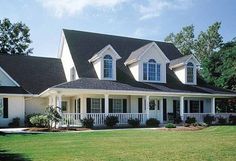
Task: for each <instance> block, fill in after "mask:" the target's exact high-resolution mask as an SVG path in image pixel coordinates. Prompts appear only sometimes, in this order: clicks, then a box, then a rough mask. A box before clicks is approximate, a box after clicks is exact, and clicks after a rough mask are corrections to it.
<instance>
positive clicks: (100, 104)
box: [91, 98, 102, 113]
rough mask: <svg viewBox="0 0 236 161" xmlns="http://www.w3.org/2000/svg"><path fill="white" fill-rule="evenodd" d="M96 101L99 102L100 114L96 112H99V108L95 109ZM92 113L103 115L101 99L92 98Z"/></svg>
mask: <svg viewBox="0 0 236 161" xmlns="http://www.w3.org/2000/svg"><path fill="white" fill-rule="evenodd" d="M94 100H99V106H100V107H99V112H97V111H96V110H98V108H97V109H96V110H95V109H94V105H95V104H94V102H93V101H94ZM91 113H102V99H101V98H91Z"/></svg>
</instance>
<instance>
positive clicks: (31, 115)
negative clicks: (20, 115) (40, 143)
mask: <svg viewBox="0 0 236 161" xmlns="http://www.w3.org/2000/svg"><path fill="white" fill-rule="evenodd" d="M37 115H41V114H40V113H33V114H29V115H27V116H26V117H25V126H26V127H33V125H32V124H31V122H30V118H31V117H33V116H37Z"/></svg>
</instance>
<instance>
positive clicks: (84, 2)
mask: <svg viewBox="0 0 236 161" xmlns="http://www.w3.org/2000/svg"><path fill="white" fill-rule="evenodd" d="M37 1H38V2H40V3H41V4H42V6H43V7H44V8H47V9H48V10H52V11H53V12H54V14H55V16H56V17H59V18H60V17H63V16H65V15H66V16H73V15H76V14H79V13H82V12H83V11H84V9H85V8H87V7H95V8H101V9H104V8H105V9H114V7H116V6H118V5H120V4H122V3H123V2H126V1H127V0H37Z"/></svg>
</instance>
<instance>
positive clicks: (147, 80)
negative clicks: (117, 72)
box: [142, 59, 161, 82]
mask: <svg viewBox="0 0 236 161" xmlns="http://www.w3.org/2000/svg"><path fill="white" fill-rule="evenodd" d="M150 60H155V59H149V61H150ZM149 61H148V62H144V63H143V64H142V73H143V75H142V80H143V81H144V82H161V64H160V63H157V61H156V60H155V62H156V63H154V62H149ZM144 64H146V65H147V79H146V80H145V79H144ZM151 64H153V65H155V73H156V74H155V80H149V65H151ZM157 65H159V66H160V79H159V80H158V79H157V74H158V73H157Z"/></svg>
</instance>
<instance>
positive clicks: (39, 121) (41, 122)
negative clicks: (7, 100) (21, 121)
mask: <svg viewBox="0 0 236 161" xmlns="http://www.w3.org/2000/svg"><path fill="white" fill-rule="evenodd" d="M30 123H31V124H32V126H34V127H48V126H49V120H48V117H47V116H46V115H35V116H32V117H31V118H30Z"/></svg>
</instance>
